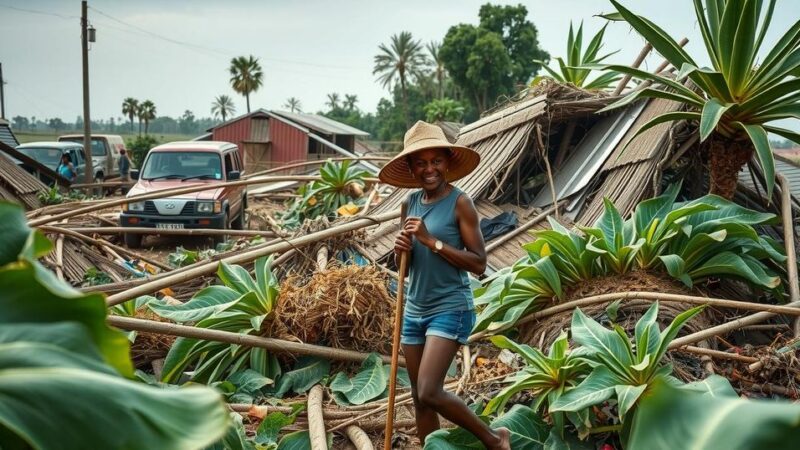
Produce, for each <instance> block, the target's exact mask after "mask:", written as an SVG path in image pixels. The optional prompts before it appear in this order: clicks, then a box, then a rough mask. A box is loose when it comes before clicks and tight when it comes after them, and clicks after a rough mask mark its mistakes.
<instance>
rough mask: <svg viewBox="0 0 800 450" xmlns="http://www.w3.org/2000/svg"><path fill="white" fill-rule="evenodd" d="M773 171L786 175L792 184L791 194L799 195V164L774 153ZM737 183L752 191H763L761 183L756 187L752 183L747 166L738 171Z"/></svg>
mask: <svg viewBox="0 0 800 450" xmlns="http://www.w3.org/2000/svg"><path fill="white" fill-rule="evenodd" d="M775 171H776V172H780V173H782V174H783V176H785V177H786V180H788V181H789V184H790V185H791V186H792V195H794V196H795V197H800V166H798V165H797V164H795V163H793V162H791V161H790V160H788V159H786V158H784V157H782V156H781V155H777V154H775ZM739 183H741V184H743V185H744V186H746V187H747V188H749V189H750V190H752V191H754V192H761V193H762V194H763V192H764V190H763V187H762V186H761V185H759V186H758V189H756V187H755V185H754V184H753V177H751V176H750V171H749V170H747V166H744V167H742V170H741V172H739Z"/></svg>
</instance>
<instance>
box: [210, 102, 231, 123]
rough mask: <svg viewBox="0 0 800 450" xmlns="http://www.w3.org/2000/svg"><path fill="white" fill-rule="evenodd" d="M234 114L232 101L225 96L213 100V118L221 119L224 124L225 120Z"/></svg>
mask: <svg viewBox="0 0 800 450" xmlns="http://www.w3.org/2000/svg"><path fill="white" fill-rule="evenodd" d="M235 112H236V107H235V106H233V99H231V98H230V97H228V96H227V95H218V96H217V98H215V99H214V102H213V103H211V114H213V115H214V117H222V121H223V122H225V119H226V118H227V117H228V116H230V115H233V113H235Z"/></svg>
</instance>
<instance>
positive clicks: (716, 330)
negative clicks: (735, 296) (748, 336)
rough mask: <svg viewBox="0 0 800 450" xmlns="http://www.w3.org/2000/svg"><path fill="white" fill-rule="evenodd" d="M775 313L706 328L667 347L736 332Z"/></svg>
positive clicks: (795, 305) (675, 346) (773, 315)
mask: <svg viewBox="0 0 800 450" xmlns="http://www.w3.org/2000/svg"><path fill="white" fill-rule="evenodd" d="M799 306H800V302H792V303H788V304H787V306H784V307H782V308H786V309H795V310H796V309H797V307H799ZM786 314H792V315H798V311H794V312H791V313H786ZM776 315H777V313H774V312H759V313H755V314H751V315H749V316H745V317H742V318H739V319H736V320H732V321H730V322H727V323H723V324H722V325H717V326H715V327H711V328H707V329H705V330H702V331H698V332H697V333H692V334H690V335H688V336H683V337H680V338H678V339H675V340H674V341H672V343H671V344H670V345H669V348H670V349H674V348H678V347H682V346H684V345H688V344H691V343H694V342H697V341H702V340H705V339H708V338H710V337H714V336H719V335H721V334H725V333H730V332H731V331H735V330H738V329H740V328H742V327H744V326H747V325H755V324H757V323H761V322H763V321H765V320H767V319H769V318H772V317H775V316H776Z"/></svg>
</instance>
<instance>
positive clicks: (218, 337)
mask: <svg viewBox="0 0 800 450" xmlns="http://www.w3.org/2000/svg"><path fill="white" fill-rule="evenodd" d="M106 322H108V324H109V325H111V326H113V327H117V328H120V329H123V330H128V331H145V332H148V333H158V334H166V335H169V336H179V337H185V338H190V339H202V340H206V341H214V342H225V343H228V344H235V345H241V346H242V347H256V348H263V349H266V350H269V351H271V352H276V353H291V354H293V355H308V356H318V357H321V358H327V359H332V360H337V361H352V362H363V361H364V360H365V359H367V357H369V353H361V352H357V351H355V350H346V349H338V348H331V347H325V346H322V345H312V344H306V343H301V342H293V341H285V340H283V339H275V338H269V337H261V336H252V335H249V334H240V333H231V332H228V331H220V330H209V329H206V328H196V327H190V326H186V325H178V324H175V323H165V322H158V321H155V320H147V319H135V318H133V317H122V316H108V317H107V318H106ZM381 359H382V360H383V362H385V363H388V362H391V360H392V359H391V357H389V356H388V355H381ZM400 364H402V365H405V359H403V360H402V361H400Z"/></svg>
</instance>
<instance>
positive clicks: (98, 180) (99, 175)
mask: <svg viewBox="0 0 800 450" xmlns="http://www.w3.org/2000/svg"><path fill="white" fill-rule="evenodd" d="M93 181H94V183H95V184H99V183H102V182H103V174H102V173H97V174H95V175H94V180H93ZM103 194H104V191H103V188H94V189H92V195H94V196H96V197H102V196H103Z"/></svg>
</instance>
